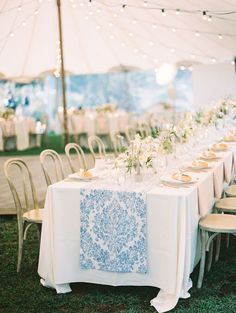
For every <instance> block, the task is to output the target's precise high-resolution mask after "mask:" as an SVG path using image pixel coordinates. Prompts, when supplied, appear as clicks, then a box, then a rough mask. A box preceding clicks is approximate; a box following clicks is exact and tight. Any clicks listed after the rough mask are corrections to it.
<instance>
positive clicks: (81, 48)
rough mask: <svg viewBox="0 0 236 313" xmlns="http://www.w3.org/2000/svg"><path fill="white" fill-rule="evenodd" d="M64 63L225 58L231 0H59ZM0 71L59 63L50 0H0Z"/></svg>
mask: <svg viewBox="0 0 236 313" xmlns="http://www.w3.org/2000/svg"><path fill="white" fill-rule="evenodd" d="M61 11H62V26H63V38H64V42H63V47H64V63H65V69H66V70H67V71H69V72H72V73H74V74H87V73H101V72H106V71H108V70H109V69H110V68H114V67H117V66H120V65H125V66H130V67H135V68H141V69H148V68H154V67H157V66H158V65H159V64H161V63H163V62H174V63H178V64H181V62H185V63H186V61H187V62H189V61H190V63H191V62H192V61H193V62H200V63H211V62H213V63H215V62H232V60H233V57H234V56H235V54H236V51H235V50H236V49H235V47H236V27H235V26H236V14H235V0H227V1H221V0H214V1H213V0H208V1H199V0H191V1H186V0H180V1H173V0H166V1H163V3H161V4H160V3H157V1H155V0H148V1H143V0H126V1H124V0H122V1H121V0H109V1H107V0H96V1H95V0H92V1H91V0H61ZM0 29H1V35H0V72H1V73H3V74H4V75H5V77H7V78H18V77H21V78H22V77H27V79H28V78H29V77H36V76H38V75H39V74H40V73H41V72H45V71H50V70H52V69H58V68H59V67H60V49H59V43H58V38H59V36H58V18H57V9H56V0H10V1H6V0H0Z"/></svg>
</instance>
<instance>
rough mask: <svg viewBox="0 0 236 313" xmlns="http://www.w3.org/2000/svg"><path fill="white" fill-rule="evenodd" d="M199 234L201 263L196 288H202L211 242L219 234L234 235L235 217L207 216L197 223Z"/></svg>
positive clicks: (235, 233)
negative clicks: (207, 252)
mask: <svg viewBox="0 0 236 313" xmlns="http://www.w3.org/2000/svg"><path fill="white" fill-rule="evenodd" d="M199 228H200V233H201V244H202V248H201V262H200V269H199V276H198V282H197V288H201V287H202V281H203V277H204V270H205V259H206V251H209V250H210V247H211V246H212V240H213V239H214V238H215V237H216V236H219V235H220V234H233V235H236V215H232V214H208V215H206V216H204V217H202V218H201V219H200V221H199Z"/></svg>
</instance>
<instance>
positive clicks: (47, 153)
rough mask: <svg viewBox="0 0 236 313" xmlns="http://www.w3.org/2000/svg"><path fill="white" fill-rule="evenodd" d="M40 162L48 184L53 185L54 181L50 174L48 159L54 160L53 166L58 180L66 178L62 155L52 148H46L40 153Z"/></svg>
mask: <svg viewBox="0 0 236 313" xmlns="http://www.w3.org/2000/svg"><path fill="white" fill-rule="evenodd" d="M39 158H40V164H41V166H42V170H43V173H44V177H45V180H46V183H47V186H49V185H51V184H52V183H53V178H52V175H51V176H50V174H49V171H48V170H47V166H46V163H47V160H51V161H52V162H53V168H54V172H55V175H54V177H55V178H56V182H58V181H60V180H62V179H64V178H65V174H64V169H63V163H62V160H61V157H60V155H59V154H58V153H57V152H56V151H54V150H51V149H46V150H44V151H42V152H41V153H40V157H39Z"/></svg>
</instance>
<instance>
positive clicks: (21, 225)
mask: <svg viewBox="0 0 236 313" xmlns="http://www.w3.org/2000/svg"><path fill="white" fill-rule="evenodd" d="M4 173H5V176H6V178H7V181H8V184H9V187H10V190H11V193H12V196H13V199H14V203H15V207H16V212H17V224H18V261H17V272H19V271H20V267H21V261H22V253H23V243H24V240H26V236H27V231H28V229H29V227H30V226H31V225H33V224H36V225H37V226H38V230H39V232H40V230H41V224H42V219H43V209H39V205H38V197H37V193H36V189H35V186H34V183H33V179H32V174H31V172H30V170H29V168H28V166H27V164H26V163H25V162H24V161H23V160H22V159H16V158H13V159H9V160H7V161H6V162H5V164H4ZM15 177H17V180H15Z"/></svg>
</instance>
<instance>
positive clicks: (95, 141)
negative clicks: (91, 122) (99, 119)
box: [88, 136, 106, 161]
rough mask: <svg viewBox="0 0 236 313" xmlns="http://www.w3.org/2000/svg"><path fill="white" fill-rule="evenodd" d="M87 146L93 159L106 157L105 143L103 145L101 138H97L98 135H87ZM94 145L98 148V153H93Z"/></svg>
mask: <svg viewBox="0 0 236 313" xmlns="http://www.w3.org/2000/svg"><path fill="white" fill-rule="evenodd" d="M88 146H89V150H90V152H91V153H92V156H93V159H94V161H95V160H96V158H105V157H106V148H105V145H104V143H103V141H102V140H101V138H99V137H98V136H89V138H88ZM95 147H97V148H98V155H96V154H95V151H94V148H95Z"/></svg>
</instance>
